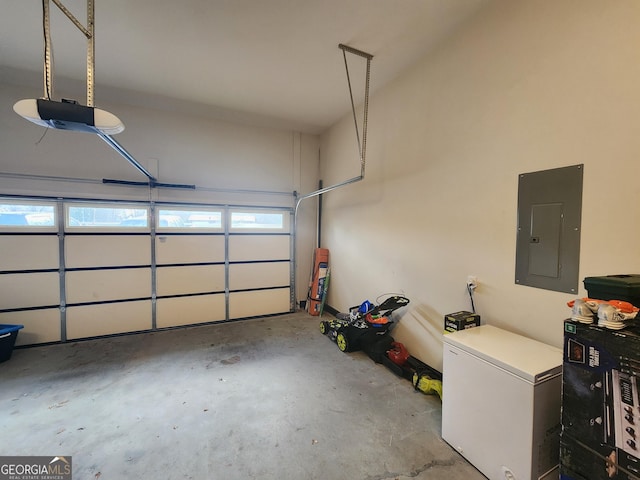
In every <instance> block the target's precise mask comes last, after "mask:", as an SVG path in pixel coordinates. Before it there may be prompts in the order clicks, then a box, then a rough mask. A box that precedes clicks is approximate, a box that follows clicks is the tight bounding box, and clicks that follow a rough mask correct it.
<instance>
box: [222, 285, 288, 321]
mask: <svg viewBox="0 0 640 480" xmlns="http://www.w3.org/2000/svg"><path fill="white" fill-rule="evenodd" d="M290 308H291V306H290V289H289V288H280V289H273V290H255V291H251V292H232V293H231V294H229V318H245V317H255V316H259V315H271V314H275V313H284V312H288V311H289V310H290Z"/></svg>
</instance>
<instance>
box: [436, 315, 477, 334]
mask: <svg viewBox="0 0 640 480" xmlns="http://www.w3.org/2000/svg"><path fill="white" fill-rule="evenodd" d="M478 326H480V315H478V314H477V313H471V312H467V311H464V310H463V311H461V312H454V313H448V314H447V315H445V316H444V331H445V333H446V332H457V331H458V330H466V329H467V328H473V327H478Z"/></svg>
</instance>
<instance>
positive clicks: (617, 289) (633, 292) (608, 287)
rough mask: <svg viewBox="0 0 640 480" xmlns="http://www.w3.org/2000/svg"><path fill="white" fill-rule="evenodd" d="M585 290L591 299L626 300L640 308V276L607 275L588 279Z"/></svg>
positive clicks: (585, 281) (585, 282) (585, 280)
mask: <svg viewBox="0 0 640 480" xmlns="http://www.w3.org/2000/svg"><path fill="white" fill-rule="evenodd" d="M584 288H586V289H587V293H588V295H589V298H595V299H598V300H624V301H625V302H629V303H631V304H633V305H634V306H636V307H640V275H638V274H624V275H606V276H604V277H586V278H585V279H584Z"/></svg>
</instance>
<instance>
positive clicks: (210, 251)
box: [156, 235, 224, 265]
mask: <svg viewBox="0 0 640 480" xmlns="http://www.w3.org/2000/svg"><path fill="white" fill-rule="evenodd" d="M214 262H224V236H221V235H158V236H157V237H156V263H157V264H158V265H171V264H178V263H214Z"/></svg>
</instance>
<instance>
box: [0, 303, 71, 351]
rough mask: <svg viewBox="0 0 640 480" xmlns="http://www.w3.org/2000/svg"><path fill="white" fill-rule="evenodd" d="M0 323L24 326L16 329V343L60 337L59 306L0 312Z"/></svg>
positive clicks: (42, 341)
mask: <svg viewBox="0 0 640 480" xmlns="http://www.w3.org/2000/svg"><path fill="white" fill-rule="evenodd" d="M0 323H3V324H10V325H24V328H22V329H20V330H19V331H18V337H17V338H16V345H37V344H39V343H48V342H59V341H60V340H61V339H62V338H61V333H60V309H59V308H45V309H41V310H23V311H20V312H2V313H0Z"/></svg>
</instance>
